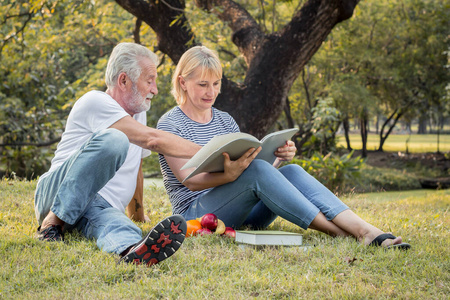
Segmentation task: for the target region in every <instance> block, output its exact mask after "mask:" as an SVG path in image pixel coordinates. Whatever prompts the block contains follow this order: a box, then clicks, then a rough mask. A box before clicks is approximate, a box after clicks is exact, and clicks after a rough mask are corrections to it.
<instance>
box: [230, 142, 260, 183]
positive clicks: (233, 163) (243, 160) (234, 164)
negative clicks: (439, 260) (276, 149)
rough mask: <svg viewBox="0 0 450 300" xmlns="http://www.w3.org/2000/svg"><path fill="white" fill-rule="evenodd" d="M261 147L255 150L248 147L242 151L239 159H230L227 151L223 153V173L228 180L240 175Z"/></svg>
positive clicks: (233, 179)
mask: <svg viewBox="0 0 450 300" xmlns="http://www.w3.org/2000/svg"><path fill="white" fill-rule="evenodd" d="M261 149H262V148H261V147H258V149H256V150H255V148H250V149H249V150H248V151H247V152H245V153H244V155H242V156H241V157H240V158H239V159H237V160H231V159H230V156H229V155H228V153H223V156H224V158H225V161H224V163H223V167H224V171H223V172H224V174H225V176H226V177H227V178H228V180H229V181H230V182H232V181H235V180H236V179H237V178H238V177H239V176H241V174H242V172H244V171H245V169H247V167H248V166H249V165H250V163H251V162H252V161H253V160H254V159H255V157H256V156H257V155H258V153H259V152H260V151H261Z"/></svg>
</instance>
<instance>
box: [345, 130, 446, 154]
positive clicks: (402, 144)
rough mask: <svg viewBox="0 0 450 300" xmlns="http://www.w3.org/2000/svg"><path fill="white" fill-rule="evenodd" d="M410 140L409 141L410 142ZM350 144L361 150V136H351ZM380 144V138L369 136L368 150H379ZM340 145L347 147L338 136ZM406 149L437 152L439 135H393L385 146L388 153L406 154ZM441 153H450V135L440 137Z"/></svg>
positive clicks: (375, 135) (413, 151) (412, 151)
mask: <svg viewBox="0 0 450 300" xmlns="http://www.w3.org/2000/svg"><path fill="white" fill-rule="evenodd" d="M408 139H409V140H408ZM350 144H351V146H352V148H353V149H358V150H361V148H362V142H361V136H360V135H359V134H351V135H350ZM379 144H380V136H379V135H377V134H369V136H368V138H367V150H377V149H378V147H379ZM338 145H339V146H342V147H347V144H346V142H345V137H344V136H343V135H339V136H338ZM406 147H408V151H409V152H410V153H426V152H436V151H437V135H435V134H412V135H407V134H391V135H389V137H388V138H387V140H386V142H385V144H384V145H383V150H384V151H388V152H398V151H401V152H406ZM439 151H440V152H449V151H450V135H448V134H442V135H440V137H439Z"/></svg>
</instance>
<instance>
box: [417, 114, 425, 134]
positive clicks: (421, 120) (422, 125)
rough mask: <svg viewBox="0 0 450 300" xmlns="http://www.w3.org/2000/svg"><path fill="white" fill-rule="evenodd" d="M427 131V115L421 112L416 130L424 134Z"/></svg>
mask: <svg viewBox="0 0 450 300" xmlns="http://www.w3.org/2000/svg"><path fill="white" fill-rule="evenodd" d="M426 133H427V115H426V114H422V115H420V117H419V128H418V130H417V134H426Z"/></svg>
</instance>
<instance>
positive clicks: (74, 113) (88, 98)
mask: <svg viewBox="0 0 450 300" xmlns="http://www.w3.org/2000/svg"><path fill="white" fill-rule="evenodd" d="M125 116H129V114H128V113H127V112H126V111H125V110H124V109H123V108H122V107H121V106H120V105H119V104H118V103H117V102H116V101H115V100H114V99H113V98H111V96H109V95H108V94H106V93H104V92H101V91H91V92H88V93H86V94H85V95H83V96H82V97H81V98H80V99H78V101H77V102H76V103H75V104H74V106H73V108H72V110H71V112H70V114H69V117H68V119H67V123H66V129H65V131H64V133H63V135H62V137H61V141H60V142H59V144H58V146H57V149H56V151H55V157H54V158H53V159H52V164H51V167H50V170H49V171H48V172H46V173H45V174H43V175H42V176H41V177H40V179H39V180H41V179H43V178H45V177H46V176H47V175H48V174H50V173H51V172H53V171H55V170H56V169H57V168H58V167H59V166H61V165H62V164H63V163H64V162H65V161H66V160H67V159H68V158H69V157H70V156H71V155H72V154H73V153H74V152H75V151H77V150H78V149H80V147H81V146H82V145H83V144H84V143H85V142H86V141H87V140H88V139H89V138H90V137H91V136H92V134H93V133H95V132H97V131H100V130H103V129H106V128H109V127H110V126H111V125H112V124H114V123H115V122H117V121H118V120H120V119H122V118H123V117H125ZM133 118H134V119H135V120H136V121H138V122H139V123H141V124H144V125H147V114H146V112H145V111H144V112H141V113H139V114H135V115H134V116H133ZM150 153H151V152H150V151H149V150H147V149H143V148H141V147H139V146H137V145H135V144H131V143H130V147H129V149H128V154H127V158H126V159H125V162H124V163H123V165H122V166H121V167H120V169H119V170H118V171H117V173H116V174H115V176H114V177H113V178H111V180H110V181H108V183H107V184H106V185H105V186H104V187H103V188H102V189H101V190H100V191H99V194H100V195H101V196H102V197H103V198H104V199H105V200H106V201H108V202H109V204H111V206H112V207H115V208H117V209H119V210H120V211H122V212H125V207H126V206H127V205H128V204H129V202H130V200H131V198H132V197H133V195H134V192H135V189H136V178H137V173H138V171H139V164H140V162H141V158H144V157H146V156H148V155H150ZM38 184H39V182H38Z"/></svg>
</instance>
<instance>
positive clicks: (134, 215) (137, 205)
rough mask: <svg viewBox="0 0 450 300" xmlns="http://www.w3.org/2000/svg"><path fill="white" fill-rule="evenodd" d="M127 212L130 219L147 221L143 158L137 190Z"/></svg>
mask: <svg viewBox="0 0 450 300" xmlns="http://www.w3.org/2000/svg"><path fill="white" fill-rule="evenodd" d="M127 214H128V217H129V218H130V219H132V220H133V221H137V222H145V214H144V172H143V171H142V159H141V164H140V166H139V171H138V176H137V182H136V190H135V192H134V195H133V198H131V201H130V203H129V204H128V206H127Z"/></svg>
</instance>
